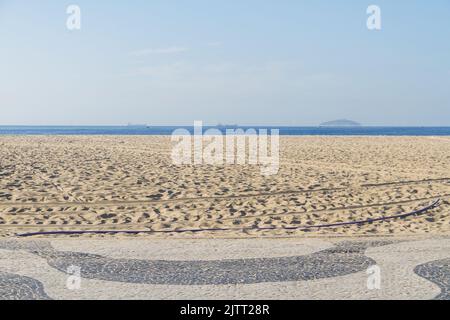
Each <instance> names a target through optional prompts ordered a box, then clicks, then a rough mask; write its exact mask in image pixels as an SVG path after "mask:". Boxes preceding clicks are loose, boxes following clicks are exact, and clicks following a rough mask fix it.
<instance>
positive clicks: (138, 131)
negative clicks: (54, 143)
mask: <svg viewBox="0 0 450 320" xmlns="http://www.w3.org/2000/svg"><path fill="white" fill-rule="evenodd" d="M180 128H184V129H187V130H188V131H189V132H191V133H192V132H193V131H194V128H193V127H192V126H185V127H183V126H154V127H144V126H142V127H141V126H0V135H171V134H172V132H173V131H174V130H175V129H180ZM209 128H217V129H219V130H221V131H222V132H223V133H225V130H226V127H223V126H221V127H210V126H204V127H203V130H207V129H209ZM233 128H234V127H233ZM239 128H242V129H244V130H246V129H249V128H254V129H256V130H258V129H268V130H270V129H279V130H280V135H285V136H296V135H299V136H304V135H312V136H318V135H321V136H450V127H264V126H262V127H246V126H243V127H239Z"/></svg>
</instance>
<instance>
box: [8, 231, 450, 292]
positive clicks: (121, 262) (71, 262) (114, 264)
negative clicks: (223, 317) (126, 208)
mask: <svg viewBox="0 0 450 320" xmlns="http://www.w3.org/2000/svg"><path fill="white" fill-rule="evenodd" d="M165 241H166V240H165ZM165 241H164V242H157V241H154V240H149V241H143V242H136V241H133V240H124V241H117V242H114V243H111V242H105V241H103V242H102V241H96V240H92V241H91V240H85V241H80V240H77V239H67V240H65V241H54V240H44V239H38V240H31V241H23V240H20V239H18V240H0V299H22V300H29V299H50V298H53V299H60V298H64V299H78V298H87V299H95V298H101V299H109V298H111V299H126V298H127V297H128V298H132V299H134V298H136V297H138V298H141V299H146V298H149V299H154V298H156V299H158V298H163V299H172V298H181V299H202V298H206V299H209V298H213V299H222V298H225V299H230V298H231V299H234V298H237V299H239V298H252V299H260V298H261V299H272V298H275V299H283V298H294V297H296V298H298V299H309V298H312V299H316V298H318V299H322V298H327V299H330V298H331V299H335V298H336V299H340V298H342V299H349V298H357V299H365V298H367V299H381V298H387V299H405V298H406V299H410V298H411V299H413V298H418V299H423V298H424V299H433V298H435V299H444V300H449V299H450V295H449V292H450V290H449V287H450V280H449V279H450V239H448V238H445V237H444V238H441V239H428V240H427V239H425V240H420V241H409V240H404V239H403V240H394V239H392V240H391V239H389V238H387V240H351V241H342V240H333V241H330V240H328V241H314V240H311V239H304V240H295V241H292V240H288V239H285V240H283V239H273V240H271V242H265V243H264V244H261V243H260V242H258V246H259V247H258V246H255V245H254V244H253V245H252V244H251V243H249V242H248V241H249V240H227V241H228V242H227V241H224V240H220V239H216V240H205V241H199V242H183V240H167V241H173V242H169V243H167V242H165ZM180 241H181V242H180ZM255 241H256V240H255ZM211 247H213V250H212V249H211ZM236 248H239V249H238V250H236ZM281 248H282V249H281ZM286 248H289V249H286ZM165 250H168V251H170V252H166V251H165ZM248 250H254V251H252V253H249V252H248ZM186 252H188V254H186ZM230 253H233V254H230ZM373 265H377V266H378V267H379V269H380V270H381V289H380V290H371V289H370V288H368V276H369V275H370V274H372V273H370V272H369V270H368V268H369V267H371V266H373ZM73 267H76V268H79V270H80V274H79V275H80V276H81V279H82V281H81V289H79V290H78V289H75V290H73V289H68V287H67V281H68V279H70V278H71V277H72V276H73V274H72V273H71V271H69V270H73ZM413 270H414V271H413ZM417 275H418V276H419V277H417ZM439 292H440V293H439Z"/></svg>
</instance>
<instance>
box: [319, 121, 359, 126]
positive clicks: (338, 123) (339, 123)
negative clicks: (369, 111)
mask: <svg viewBox="0 0 450 320" xmlns="http://www.w3.org/2000/svg"><path fill="white" fill-rule="evenodd" d="M320 126H321V127H360V126H361V124H360V123H358V122H356V121H352V120H347V119H339V120H334V121H328V122H324V123H322V124H320Z"/></svg>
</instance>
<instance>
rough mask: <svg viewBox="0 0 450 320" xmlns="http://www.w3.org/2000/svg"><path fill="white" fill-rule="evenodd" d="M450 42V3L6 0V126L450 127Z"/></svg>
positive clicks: (1, 38)
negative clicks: (72, 20) (341, 123)
mask: <svg viewBox="0 0 450 320" xmlns="http://www.w3.org/2000/svg"><path fill="white" fill-rule="evenodd" d="M69 5H77V6H79V8H80V9H81V29H80V30H69V29H68V28H67V26H66V22H67V19H68V18H69V15H68V14H67V12H66V10H67V7H68V6H69ZM369 5H377V6H378V7H379V8H380V9H381V30H369V29H368V28H367V25H366V21H367V19H368V17H369V15H368V14H367V12H366V10H367V7H368V6H369ZM449 39H450V2H449V1H448V0H434V1H425V0H421V1H419V0H396V1H381V0H371V1H364V0H354V1H348V0H342V1H332V0H328V1H323V0H315V1H309V0H308V1H307V0H304V1H302V0H277V1H275V0H227V1H225V0H189V1H182V0H130V1H117V0H109V1H106V0H97V1H85V0H73V1H61V0H40V1H26V0H0V110H1V115H0V125H122V124H127V123H136V124H141V123H142V124H143V123H146V124H150V125H188V124H192V123H193V121H194V120H201V121H203V122H204V123H205V124H216V123H227V124H240V125H275V126H276V125H279V126H285V125H287V126H310V125H318V124H320V123H322V122H325V121H329V120H335V119H341V118H347V119H351V120H355V121H358V122H360V123H362V124H364V125H393V126H450V41H449Z"/></svg>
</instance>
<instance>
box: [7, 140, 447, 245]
mask: <svg viewBox="0 0 450 320" xmlns="http://www.w3.org/2000/svg"><path fill="white" fill-rule="evenodd" d="M170 153H171V142H170V137H167V136H1V137H0V177H1V179H0V236H2V237H10V236H14V235H15V234H17V233H21V232H36V231H58V230H68V231H71V230H118V229H120V230H134V229H138V230H148V231H151V230H154V231H162V230H165V231H171V230H180V229H190V228H193V229H196V228H206V229H207V228H232V229H233V230H228V231H216V232H199V233H191V232H187V233H178V232H168V233H153V234H152V233H146V234H139V235H137V236H129V235H128V236H127V235H124V234H115V235H112V234H108V235H95V236H94V235H90V236H89V237H102V238H121V237H126V238H128V237H139V238H161V237H162V238H167V237H172V238H174V237H176V238H179V237H180V238H247V237H248V238H252V237H318V236H321V237H322V236H324V237H330V236H332V237H335V236H345V237H349V236H409V235H424V234H429V235H448V234H449V233H450V216H449V209H450V173H449V168H450V167H449V161H450V137H311V136H303V137H286V136H284V137H281V138H280V169H279V172H278V174H276V175H273V176H264V175H261V173H260V168H259V167H258V166H251V165H221V166H217V165H201V166H194V165H180V166H177V165H174V164H173V163H172V160H171V157H170ZM436 199H441V205H440V206H439V207H438V208H435V209H432V210H430V211H427V212H426V213H424V214H421V215H418V216H411V217H408V218H405V219H396V220H390V221H386V222H375V223H371V224H364V225H351V226H346V227H335V228H326V229H320V230H318V229H314V228H313V229H309V230H295V229H294V230H286V229H284V227H296V226H314V225H319V224H326V223H338V222H346V221H358V220H366V219H374V218H379V217H383V216H390V215H396V214H401V213H408V212H411V211H414V210H416V209H419V208H422V207H425V206H427V205H429V204H430V203H432V202H433V201H434V200H436ZM267 227H269V228H272V227H273V228H274V229H273V230H259V229H260V228H267ZM242 228H246V229H245V230H242ZM249 228H254V229H253V230H249ZM82 237H86V236H82Z"/></svg>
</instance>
